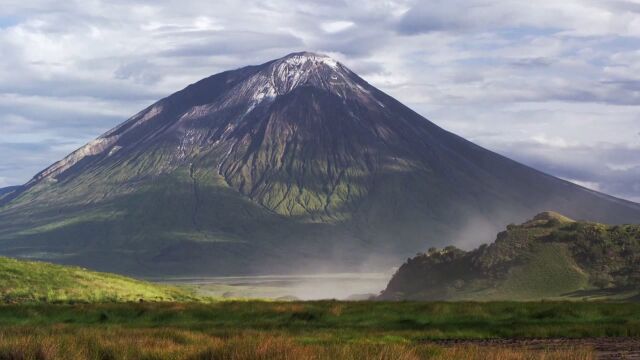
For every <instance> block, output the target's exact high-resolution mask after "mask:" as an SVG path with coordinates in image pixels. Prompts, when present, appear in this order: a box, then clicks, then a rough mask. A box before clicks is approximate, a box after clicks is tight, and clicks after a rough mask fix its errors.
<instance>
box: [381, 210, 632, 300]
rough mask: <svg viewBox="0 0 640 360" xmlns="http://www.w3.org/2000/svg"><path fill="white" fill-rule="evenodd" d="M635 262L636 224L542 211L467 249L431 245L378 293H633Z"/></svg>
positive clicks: (478, 296)
mask: <svg viewBox="0 0 640 360" xmlns="http://www.w3.org/2000/svg"><path fill="white" fill-rule="evenodd" d="M638 260H640V225H622V226H611V225H604V224H599V223H589V222H575V221H573V220H571V219H569V218H567V217H564V216H562V215H559V214H557V213H550V212H545V213H541V214H538V215H536V216H535V217H534V218H533V219H532V220H530V221H527V222H525V223H523V224H522V225H519V226H516V225H509V226H508V227H507V230H506V231H503V232H501V233H499V234H498V237H497V239H496V241H495V242H494V243H492V244H490V245H482V246H480V247H479V248H477V249H475V250H473V251H469V252H465V251H462V250H460V249H457V248H455V247H453V246H449V247H446V248H444V249H442V250H438V249H435V248H432V249H429V251H428V252H427V253H426V254H419V255H418V256H416V257H414V258H412V259H409V260H408V261H407V262H406V263H405V264H403V265H402V267H400V269H399V270H398V272H397V273H396V274H395V275H394V276H393V278H392V279H391V281H390V282H389V285H388V286H387V288H386V289H385V290H384V291H383V293H382V295H381V299H420V300H539V299H559V298H563V299H572V298H573V299H579V298H619V299H623V298H630V297H637V296H638V290H637V289H638V285H640V265H639V262H638Z"/></svg>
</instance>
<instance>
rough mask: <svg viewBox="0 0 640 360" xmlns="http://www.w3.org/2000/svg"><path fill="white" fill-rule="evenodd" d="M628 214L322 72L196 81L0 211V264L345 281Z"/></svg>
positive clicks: (319, 65)
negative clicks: (441, 253) (529, 227)
mask: <svg viewBox="0 0 640 360" xmlns="http://www.w3.org/2000/svg"><path fill="white" fill-rule="evenodd" d="M548 209H552V210H555V211H558V212H561V213H563V214H566V215H567V216H570V217H572V218H575V219H584V220H591V221H600V222H606V223H628V222H638V221H639V220H640V205H638V204H635V203H632V202H628V201H624V200H621V199H617V198H614V197H611V196H607V195H604V194H601V193H598V192H595V191H592V190H588V189H586V188H583V187H580V186H577V185H575V184H572V183H569V182H567V181H564V180H561V179H558V178H555V177H553V176H550V175H547V174H544V173H541V172H539V171H537V170H534V169H532V168H529V167H527V166H524V165H521V164H519V163H517V162H514V161H512V160H510V159H508V158H505V157H503V156H500V155H498V154H495V153H493V152H491V151H488V150H486V149H484V148H482V147H479V146H477V145H475V144H473V143H471V142H469V141H467V140H465V139H463V138H461V137H459V136H456V135H454V134H452V133H449V132H447V131H445V130H443V129H441V128H440V127H438V126H436V125H435V124H433V123H431V122H430V121H428V120H427V119H425V118H424V117H422V116H421V115H419V114H417V113H416V112H414V111H412V110H411V109H409V108H408V107H406V106H404V105H402V104H401V103H400V102H398V101H397V100H395V99H393V98H392V97H390V96H388V95H386V94H385V93H383V92H382V91H380V90H378V89H376V88H375V87H373V86H371V85H370V84H368V83H367V82H366V81H364V80H363V79H362V78H360V77H359V76H358V75H356V74H355V73H353V72H352V71H350V70H349V69H348V68H347V67H345V66H344V65H342V64H341V63H339V62H337V61H335V60H333V59H332V58H330V57H327V56H324V55H319V54H314V53H307V52H303V53H294V54H290V55H287V56H285V57H283V58H281V59H277V60H273V61H270V62H267V63H265V64H262V65H257V66H247V67H243V68H240V69H237V70H232V71H226V72H222V73H219V74H216V75H213V76H211V77H208V78H205V79H203V80H201V81H199V82H197V83H195V84H192V85H189V86H188V87H186V88H185V89H183V90H181V91H179V92H177V93H175V94H173V95H171V96H169V97H166V98H164V99H162V100H160V101H158V102H156V103H155V104H153V105H151V106H149V107H148V108H146V109H144V110H143V111H141V112H139V113H138V114H136V115H134V116H133V117H132V118H130V119H129V120H127V121H125V122H124V123H122V124H121V125H119V126H117V127H116V128H114V129H112V130H111V131H108V132H107V133H105V134H103V135H102V136H100V137H98V138H97V139H96V140H94V141H91V142H90V143H88V144H87V145H85V146H83V147H81V148H80V149H78V150H76V151H75V152H73V153H71V154H70V155H68V156H67V157H65V158H64V159H62V160H60V161H58V162H56V163H55V164H53V165H51V166H50V167H48V168H47V169H45V170H43V171H42V172H40V173H39V174H37V175H36V176H35V177H34V178H33V179H32V180H31V181H29V182H28V183H26V184H24V185H23V186H20V187H17V188H13V189H12V190H11V191H9V192H7V193H4V194H1V195H0V254H3V255H9V256H14V257H23V258H35V259H45V260H48V261H53V262H60V263H68V264H77V265H83V266H87V267H91V268H94V269H99V270H107V271H115V272H120V273H128V274H137V275H212V274H220V275H221V274H261V273H292V272H298V273H300V272H310V271H319V269H325V270H328V271H354V270H362V269H370V268H371V267H386V266H391V265H394V264H397V263H399V262H400V260H401V259H403V258H406V257H407V256H408V255H413V254H415V253H416V252H417V251H423V250H424V249H427V248H429V247H430V246H441V245H444V244H449V243H452V242H454V243H455V242H470V243H473V244H478V243H481V242H487V241H489V240H491V239H492V238H493V237H494V234H495V233H496V231H497V230H498V229H501V228H503V227H504V226H505V225H506V224H508V223H511V222H521V221H523V220H524V219H527V218H530V217H531V216H533V215H535V214H536V213H539V212H541V211H544V210H548Z"/></svg>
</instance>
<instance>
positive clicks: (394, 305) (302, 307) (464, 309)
mask: <svg viewBox="0 0 640 360" xmlns="http://www.w3.org/2000/svg"><path fill="white" fill-rule="evenodd" d="M58 324H66V325H69V326H77V327H89V328H90V327H105V326H109V327H113V326H121V327H130V328H155V327H171V328H176V329H184V330H195V331H204V332H207V333H210V334H213V335H221V336H228V335H229V334H234V333H238V332H241V331H256V332H268V333H270V334H274V333H277V334H282V335H287V336H288V335H293V336H295V337H297V338H299V339H302V340H304V341H306V342H325V343H326V342H344V341H363V340H365V341H370V340H371V339H376V341H378V342H412V341H423V340H437V339H451V338H456V339H487V338H514V337H516V338H521V337H535V338H552V337H572V338H581V337H603V336H605V337H611V336H617V337H626V336H640V304H635V303H590V302H579V303H576V302H536V303H533V302H530V303H517V302H495V303H476V302H458V303H446V302H433V303H422V302H339V301H315V302H264V301H228V302H226V301H223V302H217V303H212V304H202V303H124V304H122V303H121V304H118V303H112V304H79V305H50V304H49V305H47V304H40V305H3V306H0V327H6V326H16V325H20V326H56V325H58Z"/></svg>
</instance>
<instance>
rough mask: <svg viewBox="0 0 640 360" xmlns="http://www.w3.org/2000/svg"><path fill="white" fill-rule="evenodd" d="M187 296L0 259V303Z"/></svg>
mask: <svg viewBox="0 0 640 360" xmlns="http://www.w3.org/2000/svg"><path fill="white" fill-rule="evenodd" d="M196 299H198V298H197V297H196V296H194V295H193V294H192V293H191V292H189V291H186V290H183V289H178V288H175V287H170V286H161V285H156V284H152V283H148V282H144V281H139V280H135V279H132V278H128V277H125V276H120V275H115V274H108V273H100V272H95V271H90V270H87V269H83V268H79V267H75V266H62V265H54V264H49V263H44V262H38V261H24V260H16V259H10V258H5V257H0V301H1V302H3V303H35V302H47V303H75V302H126V301H187V300H196Z"/></svg>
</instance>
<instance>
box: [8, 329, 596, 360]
mask: <svg viewBox="0 0 640 360" xmlns="http://www.w3.org/2000/svg"><path fill="white" fill-rule="evenodd" d="M592 356H593V355H592V353H591V351H590V350H589V349H564V350H538V351H532V350H514V349H504V348H482V347H474V346H462V347H449V348H445V347H439V346H434V345H427V344H403V343H366V342H359V343H328V344H309V343H304V342H301V341H299V340H296V339H295V338H294V337H292V336H282V335H276V336H274V335H268V334H264V333H251V332H249V333H241V334H236V335H233V336H212V335H210V334H206V333H203V332H196V331H189V330H179V329H173V328H151V329H128V328H112V327H106V328H74V327H68V326H58V327H54V328H49V329H33V328H8V329H2V330H0V358H2V359H25V360H27V359H34V360H35V359H68V360H74V359H78V360H80V359H96V360H103V359H193V360H197V359H203V360H204V359H232V360H245V359H246V360H250V359H264V360H271V359H283V360H284V359H305V360H307V359H309V360H312V359H380V360H382V359H389V360H392V359H393V360H410V359H411V360H412V359H442V360H444V359H478V360H485V359H489V360H491V359H495V360H503V359H513V360H519V359H567V360H569V359H571V360H574V359H575V360H578V359H581V360H582V359H591V358H592Z"/></svg>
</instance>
